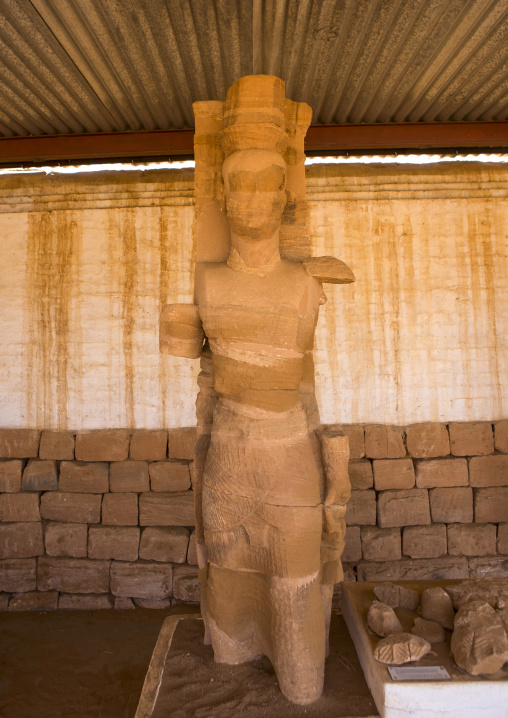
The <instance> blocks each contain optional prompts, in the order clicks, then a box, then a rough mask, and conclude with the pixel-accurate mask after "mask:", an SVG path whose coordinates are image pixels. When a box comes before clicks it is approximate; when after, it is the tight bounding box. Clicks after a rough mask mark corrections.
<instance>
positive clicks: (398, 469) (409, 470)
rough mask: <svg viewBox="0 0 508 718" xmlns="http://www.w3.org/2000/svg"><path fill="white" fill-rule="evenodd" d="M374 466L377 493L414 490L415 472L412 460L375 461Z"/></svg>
mask: <svg viewBox="0 0 508 718" xmlns="http://www.w3.org/2000/svg"><path fill="white" fill-rule="evenodd" d="M372 466H373V469H374V488H375V489H376V491H384V490H385V489H412V488H413V486H414V485H415V470H414V467H413V461H412V460H411V459H375V460H374V461H373V462H372Z"/></svg>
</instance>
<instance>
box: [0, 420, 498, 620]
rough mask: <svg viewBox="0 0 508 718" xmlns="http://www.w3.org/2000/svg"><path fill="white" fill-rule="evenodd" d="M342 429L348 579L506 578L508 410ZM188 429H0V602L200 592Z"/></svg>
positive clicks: (97, 604) (183, 598) (72, 602)
mask: <svg viewBox="0 0 508 718" xmlns="http://www.w3.org/2000/svg"><path fill="white" fill-rule="evenodd" d="M343 429H344V430H345V431H346V433H347V434H348V435H349V438H350V453H351V460H350V479H351V484H352V495H351V501H350V504H349V506H348V510H347V515H346V520H347V531H346V547H345V551H344V555H343V560H344V569H345V577H346V579H347V580H368V581H378V580H392V579H418V578H421V579H429V578H430V579H432V578H434V579H438V578H466V577H468V576H471V577H480V576H486V575H489V576H508V420H504V421H499V422H497V423H495V424H491V423H489V422H474V423H450V424H437V423H427V424H415V425H412V426H408V427H405V428H401V427H394V426H386V425H379V424H378V425H366V426H360V425H351V426H344V427H343ZM194 441H195V429H192V428H182V429H174V430H169V431H165V430H160V431H159V430H153V431H152V430H151V431H149V430H135V431H129V430H123V429H113V430H99V431H88V432H77V433H72V432H54V431H42V432H41V431H36V430H27V429H2V430H0V492H1V493H0V609H3V610H7V609H9V610H13V611H18V610H30V609H42V608H44V609H46V608H61V609H80V608H82V609H95V608H113V607H114V608H134V607H135V606H139V607H147V608H158V607H167V606H169V605H171V604H172V603H175V602H187V601H191V602H196V601H198V600H199V584H198V580H197V565H196V564H197V558H196V550H195V542H194V535H193V523H194V515H193V492H192V487H191V480H190V463H191V461H192V456H193V451H194Z"/></svg>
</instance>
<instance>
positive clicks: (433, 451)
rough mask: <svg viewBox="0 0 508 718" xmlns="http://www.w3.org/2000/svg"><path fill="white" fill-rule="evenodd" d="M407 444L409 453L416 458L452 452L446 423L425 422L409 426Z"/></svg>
mask: <svg viewBox="0 0 508 718" xmlns="http://www.w3.org/2000/svg"><path fill="white" fill-rule="evenodd" d="M406 444H407V450H408V453H409V455H410V456H413V457H414V458H415V459H429V458H434V457H436V456H447V455H448V454H449V453H450V439H449V437H448V430H447V428H446V424H437V423H434V422H425V423H422V424H413V425H412V426H407V427H406Z"/></svg>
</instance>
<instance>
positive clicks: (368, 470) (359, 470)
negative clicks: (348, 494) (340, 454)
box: [348, 459, 374, 491]
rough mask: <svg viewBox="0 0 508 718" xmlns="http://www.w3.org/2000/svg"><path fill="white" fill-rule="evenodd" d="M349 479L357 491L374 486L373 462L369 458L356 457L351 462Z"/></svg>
mask: <svg viewBox="0 0 508 718" xmlns="http://www.w3.org/2000/svg"><path fill="white" fill-rule="evenodd" d="M348 472H349V481H350V483H351V488H352V489H353V490H355V491H363V490H365V489H371V488H372V487H373V486H374V477H373V475H372V463H371V462H370V461H369V460H368V459H356V460H353V461H350V462H349V467H348Z"/></svg>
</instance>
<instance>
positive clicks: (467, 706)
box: [342, 579, 508, 718]
mask: <svg viewBox="0 0 508 718" xmlns="http://www.w3.org/2000/svg"><path fill="white" fill-rule="evenodd" d="M463 581H464V579H459V580H448V581H444V580H443V581H393V583H395V584H398V585H401V586H405V587H406V588H411V589H415V590H417V591H418V592H419V593H420V594H421V592H422V591H423V590H424V589H425V588H431V587H434V586H441V587H443V588H444V587H445V586H448V585H450V584H453V583H455V584H457V583H462V582H463ZM377 583H381V582H376V583H372V582H367V581H366V582H362V583H343V584H342V614H343V616H344V619H345V621H346V624H347V627H348V629H349V633H350V634H351V637H352V639H353V641H354V644H355V646H356V650H357V652H358V657H359V659H360V663H361V665H362V667H363V670H364V673H365V678H366V679H367V683H368V685H369V688H370V690H371V691H372V695H373V697H374V700H375V702H376V705H377V709H378V711H379V713H380V714H381V716H383V718H407V716H409V715H411V717H412V718H478V716H480V715H481V716H482V718H500V716H508V707H507V706H508V671H507V670H504V669H502V670H500V671H498V673H496V674H495V675H493V676H471V675H469V674H468V673H465V672H464V671H462V670H461V669H460V668H458V666H457V665H456V664H455V662H454V660H453V655H452V653H451V649H450V637H451V631H446V642H445V643H433V644H432V651H431V652H430V653H428V654H427V655H426V656H424V657H423V658H422V659H421V660H419V661H415V662H413V663H409V664H406V665H407V666H410V667H411V668H413V667H414V668H422V669H424V670H423V671H422V672H421V673H420V676H426V679H425V680H421V679H420V680H418V679H416V680H413V679H412V678H411V672H413V673H414V674H415V675H416V676H418V674H417V673H415V672H414V671H411V670H410V671H407V669H406V675H405V676H404V671H399V674H400V675H401V676H402V680H393V679H392V677H391V675H390V673H389V670H388V666H386V665H383V664H382V663H378V661H376V659H375V658H374V655H373V651H374V648H375V647H376V644H377V643H378V641H379V640H380V639H379V637H378V636H376V635H375V634H374V633H372V631H371V630H370V629H369V627H368V625H367V613H368V610H369V607H370V605H371V603H372V601H373V600H374V593H373V588H374V586H376V585H377ZM395 612H396V614H397V617H398V618H399V620H400V622H401V623H402V627H403V629H404V631H408V632H410V630H411V627H412V625H413V621H414V617H415V616H416V615H417V614H416V612H415V611H410V610H408V609H403V608H396V609H395ZM440 667H443V668H444V669H445V670H446V672H447V673H448V674H449V676H450V678H449V679H444V680H443V679H438V678H437V676H438V669H439V668H440ZM429 668H430V671H429ZM407 673H409V675H407ZM433 673H435V675H436V679H432V675H433ZM441 673H443V672H441ZM429 676H430V679H429Z"/></svg>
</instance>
